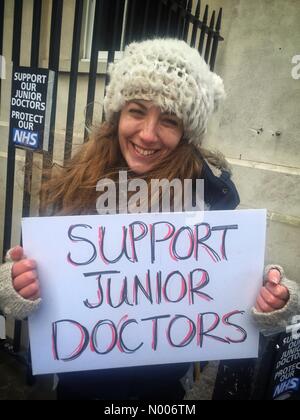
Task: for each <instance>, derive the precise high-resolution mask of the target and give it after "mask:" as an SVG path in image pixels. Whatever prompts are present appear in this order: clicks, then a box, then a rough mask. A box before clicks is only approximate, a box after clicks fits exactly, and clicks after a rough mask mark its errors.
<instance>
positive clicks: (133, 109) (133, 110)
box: [129, 108, 144, 116]
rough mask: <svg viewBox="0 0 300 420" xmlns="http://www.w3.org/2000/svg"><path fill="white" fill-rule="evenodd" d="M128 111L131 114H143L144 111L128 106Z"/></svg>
mask: <svg viewBox="0 0 300 420" xmlns="http://www.w3.org/2000/svg"><path fill="white" fill-rule="evenodd" d="M129 113H130V114H132V115H140V116H142V115H144V112H143V111H142V110H141V109H138V108H129Z"/></svg>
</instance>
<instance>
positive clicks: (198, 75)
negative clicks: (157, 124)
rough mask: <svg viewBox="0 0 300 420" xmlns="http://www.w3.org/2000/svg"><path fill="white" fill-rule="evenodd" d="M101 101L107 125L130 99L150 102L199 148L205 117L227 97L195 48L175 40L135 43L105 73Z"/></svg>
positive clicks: (221, 84)
mask: <svg viewBox="0 0 300 420" xmlns="http://www.w3.org/2000/svg"><path fill="white" fill-rule="evenodd" d="M109 74H110V83H109V85H108V86H107V90H106V95H105V98H104V111H105V117H106V120H107V121H111V119H112V117H113V115H114V113H115V112H118V111H120V110H121V109H122V108H123V106H124V105H125V103H126V102H127V101H130V100H132V99H143V100H151V101H153V102H154V103H155V104H156V105H157V106H159V107H160V108H161V110H162V111H164V112H170V113H174V114H175V115H177V117H178V118H180V119H182V121H183V127H184V136H185V137H186V138H187V139H188V140H189V141H190V142H194V143H196V144H197V143H198V144H199V143H200V142H201V140H202V137H203V134H204V133H205V132H206V127H207V121H208V118H209V116H210V115H211V114H212V113H213V111H214V110H216V109H217V107H218V104H219V102H220V100H221V99H223V97H225V91H224V85H223V81H222V79H221V78H220V77H219V76H217V75H216V74H215V73H213V72H211V71H210V70H209V67H208V65H207V64H206V63H205V61H204V59H203V58H202V57H201V56H200V54H199V52H198V51H197V50H196V49H195V48H191V47H190V46H189V45H188V44H186V43H185V42H184V41H180V40H177V39H154V40H148V41H143V42H133V43H131V44H130V45H128V46H127V47H126V49H125V51H124V55H123V57H122V58H121V59H120V60H119V61H118V62H116V63H114V64H111V66H110V67H109Z"/></svg>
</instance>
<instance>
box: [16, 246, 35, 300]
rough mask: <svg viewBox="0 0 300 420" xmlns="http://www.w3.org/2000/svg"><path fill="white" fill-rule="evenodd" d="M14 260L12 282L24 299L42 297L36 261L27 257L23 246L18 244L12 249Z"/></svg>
mask: <svg viewBox="0 0 300 420" xmlns="http://www.w3.org/2000/svg"><path fill="white" fill-rule="evenodd" d="M10 257H11V259H12V260H13V262H14V265H13V267H12V282H13V286H14V288H15V290H16V292H17V293H19V294H20V295H21V296H22V297H23V298H24V299H29V300H36V299H38V298H39V297H40V286H39V281H38V277H37V271H36V268H37V266H36V262H35V261H34V260H28V259H26V257H25V255H24V251H23V248H22V247H20V246H17V247H15V248H13V249H11V250H10Z"/></svg>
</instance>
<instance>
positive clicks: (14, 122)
mask: <svg viewBox="0 0 300 420" xmlns="http://www.w3.org/2000/svg"><path fill="white" fill-rule="evenodd" d="M53 83H54V72H53V71H51V70H47V69H33V68H30V67H14V68H13V74H12V89H11V108H10V131H9V133H10V142H11V143H12V144H14V145H15V146H17V147H22V148H29V149H33V150H41V149H44V150H48V142H49V132H50V117H51V109H52V92H53Z"/></svg>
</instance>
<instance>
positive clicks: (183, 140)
mask: <svg viewBox="0 0 300 420" xmlns="http://www.w3.org/2000/svg"><path fill="white" fill-rule="evenodd" d="M109 73H110V82H109V85H108V86H107V90H106V95H105V98H104V111H105V122H104V123H103V124H101V125H100V126H99V127H96V128H95V129H93V130H92V132H91V134H90V138H89V139H87V140H88V141H87V142H86V143H85V144H84V145H83V147H82V149H81V150H80V151H79V152H78V153H77V154H75V155H74V157H73V158H72V159H71V160H70V161H69V162H68V163H67V164H66V165H65V166H64V167H55V168H52V170H51V171H50V172H47V173H45V174H44V177H45V181H46V182H45V183H44V187H43V189H42V191H41V202H42V213H43V214H44V215H48V216H50V215H74V214H76V215H81V214H89V215H90V214H97V202H98V199H99V198H101V197H102V196H105V194H107V191H105V188H106V187H104V188H102V184H101V183H102V181H104V180H105V182H106V181H107V180H108V181H111V184H113V185H116V188H115V189H114V188H112V191H113V195H115V196H116V198H117V200H116V202H118V206H117V205H116V208H115V213H124V212H126V211H127V207H128V209H129V208H130V205H129V204H130V203H131V202H132V201H133V200H131V199H132V198H134V197H133V195H131V196H130V194H128V196H127V195H126V200H125V204H126V205H122V204H121V205H120V202H121V201H122V200H118V198H122V194H123V191H125V192H127V191H131V192H132V194H134V191H133V189H134V188H135V187H136V185H137V184H138V181H141V180H142V181H143V183H142V184H143V185H144V186H146V188H145V190H146V191H147V192H146V195H147V198H148V194H149V196H150V197H149V198H150V200H149V201H148V202H149V203H150V202H152V198H155V199H156V200H157V202H158V204H161V203H162V201H163V198H164V197H163V196H162V194H161V193H160V192H159V193H158V194H156V193H155V194H153V193H152V188H151V181H152V180H155V181H165V180H166V181H170V183H171V181H172V182H174V181H175V180H179V181H181V185H183V184H184V182H185V181H186V180H192V181H193V184H192V185H193V186H194V185H195V184H197V183H196V182H194V181H197V180H199V179H201V180H203V183H204V201H205V208H206V209H207V210H231V209H235V208H236V207H237V205H238V204H239V196H238V193H237V190H236V188H235V186H234V184H233V182H232V181H231V173H230V171H229V169H228V166H227V165H226V162H225V159H224V158H222V157H220V155H219V154H212V153H209V152H207V151H205V150H204V149H203V148H202V139H203V136H204V134H205V132H206V129H207V124H208V120H209V117H210V116H211V115H212V113H213V112H214V111H215V110H216V109H217V108H218V105H219V102H220V101H221V99H222V98H223V97H224V96H225V92H224V86H223V82H222V79H221V78H220V77H219V76H217V75H216V74H215V73H213V72H211V71H210V69H209V67H208V66H207V64H206V63H205V61H204V60H203V58H202V57H201V56H200V54H199V52H198V51H197V50H196V49H194V48H191V47H189V46H188V45H187V44H186V43H185V42H183V41H179V40H176V39H154V40H149V41H144V42H140V43H132V44H130V45H128V46H127V48H126V49H125V51H124V55H123V57H122V59H120V60H119V61H117V62H116V63H113V64H112V65H111V66H110V69H109ZM124 173H126V174H127V176H126V177H121V176H119V175H120V174H124ZM124 179H125V180H124ZM142 184H139V185H142ZM107 185H109V184H107ZM132 187H134V188H132ZM106 189H108V188H106ZM175 190H176V189H175V188H173V189H172V194H170V196H169V197H168V198H169V201H170V202H171V204H172V205H170V206H169V208H170V209H171V211H174V210H176V206H175V203H176V200H177V199H178V194H177V192H176V191H180V189H178V190H176V191H175ZM156 191H157V190H156ZM99 192H101V195H100V197H99ZM149 192H150V193H149ZM195 193H196V191H195V188H194V189H192V193H191V196H192V198H193V201H195V200H194V198H195ZM102 198H103V197H102ZM108 199H109V197H108V196H107V200H108ZM142 199H143V198H142V197H141V199H140V201H141V200H142ZM137 201H138V200H137ZM127 203H128V206H127ZM151 204H152V203H151ZM99 207H101V208H103V210H104V211H103V213H106V211H105V207H106V206H105V203H103V206H98V208H99ZM137 207H138V206H137ZM155 208H156V209H157V211H160V210H161V208H162V206H156V205H155ZM151 209H152V205H151ZM184 209H185V210H186V207H184ZM144 211H145V212H147V211H150V208H149V207H148V206H147V207H146V208H145V209H144ZM103 213H102V214H103ZM166 224H167V226H165V227H166V229H165V231H164V233H162V234H161V235H160V236H159V235H158V236H155V234H156V232H157V231H156V224H155V223H154V224H152V225H151V226H149V227H147V226H146V227H145V226H143V225H141V224H138V225H135V227H136V230H135V229H133V230H132V231H131V234H130V232H129V239H130V240H131V242H130V243H131V248H130V249H129V255H131V258H132V261H133V262H134V261H136V259H137V255H136V253H135V247H134V242H135V241H142V240H143V238H144V237H145V238H146V235H147V232H149V237H152V242H150V243H152V244H154V245H155V244H156V242H157V243H158V245H159V250H158V251H157V255H158V254H159V252H160V256H163V258H161V261H162V263H161V266H160V267H159V268H158V273H163V272H164V269H165V261H164V256H165V255H167V254H166V251H165V250H162V248H161V247H162V246H163V245H164V244H165V245H166V242H167V241H169V242H170V244H169V245H170V246H169V252H170V256H171V258H172V260H174V261H173V262H176V261H177V260H180V259H186V260H188V259H189V258H197V255H198V254H197V252H198V248H201V249H203V246H204V248H205V252H207V256H208V258H211V259H212V260H214V261H215V262H217V261H220V260H221V259H223V260H224V259H225V260H226V250H225V236H226V231H227V230H228V229H229V228H230V229H235V225H232V226H230V227H228V226H221V227H214V228H211V229H208V228H209V227H208V226H205V224H203V226H200V225H199V226H198V225H197V226H198V227H197V226H196V230H193V229H191V228H190V227H184V228H183V229H182V230H180V231H178V234H177V236H176V232H175V231H173V229H172V226H171V225H168V222H167V216H166ZM222 229H223V233H222ZM218 231H219V235H220V236H219V238H220V240H221V245H220V247H219V249H218V250H215V249H213V248H212V247H210V246H209V244H208V243H206V241H207V240H209V237H210V236H211V234H212V232H214V234H217V233H218ZM120 232H121V233H125V228H124V227H123V230H122V229H121V230H120ZM130 235H131V236H130ZM180 235H185V236H186V237H187V238H188V239H189V242H188V243H189V246H188V247H187V249H184V250H182V249H181V248H180V247H179V248H177V245H178V241H177V239H178V237H179V236H180ZM117 236H118V235H115V234H114V235H112V234H107V233H106V234H105V231H104V230H103V229H102V230H101V229H99V231H98V232H97V233H96V238H95V243H97V246H100V250H99V255H100V258H101V259H102V260H103V261H104V264H105V263H106V262H112V261H110V260H111V258H115V259H118V258H119V257H120V258H122V255H123V251H124V248H122V247H121V251H120V242H119V243H118V237H117ZM123 236H124V237H125V234H124V235H123ZM120 237H122V236H120ZM70 239H71V240H72V241H73V240H74V242H76V241H78V240H80V238H79V239H78V236H75V235H73V236H71V234H70ZM104 239H105V241H106V240H108V241H110V244H111V242H112V243H113V244H112V249H113V250H114V252H115V253H116V255H115V254H114V255H113V256H107V255H106V253H105V249H104V246H102V245H103V243H104ZM81 240H83V242H85V244H86V241H84V238H81ZM119 241H120V239H119ZM124 243H125V242H124ZM77 245H78V244H77ZM90 245H92V250H94V254H93V255H92V257H91V258H92V259H93V258H94V259H96V257H97V255H96V254H97V252H96V248H95V246H94V245H93V244H91V243H90ZM143 245H144V243H143ZM153 249H154V250H155V247H154V248H153ZM153 249H152V248H149V245H148V246H143V247H142V251H143V252H144V253H145V255H147V256H149V255H150V257H151V256H152V259H155V254H153ZM130 250H131V251H130ZM151 250H152V251H151ZM193 250H194V251H195V252H194V253H193ZM120 252H121V254H120ZM124 252H125V251H124ZM130 252H131V253H130ZM151 252H152V254H151ZM148 254H149V255H148ZM78 255H80V257H81V254H78ZM80 257H78V259H79V262H80V261H81V259H80ZM74 258H75V256H74V255H73V254H72V255H71V257H70V259H69V262H70V263H73V264H74ZM120 258H119V259H120ZM75 262H76V259H75ZM187 263H188V261H187ZM188 269H189V268H188ZM38 272H39V271H38V267H37V263H36V262H35V260H28V259H26V257H25V255H24V251H23V249H22V248H21V247H16V248H14V249H12V250H11V251H10V252H9V255H8V262H7V263H6V264H3V265H2V266H1V267H0V309H3V310H4V311H5V312H6V313H7V314H10V315H12V316H14V317H19V318H25V317H27V316H28V315H30V314H31V313H32V312H34V311H35V310H36V309H37V308H38V307H39V305H40V304H41V299H40V287H39V279H38ZM174 273H177V272H174ZM174 273H173V274H174ZM58 274H59V273H58ZM173 274H172V275H171V277H170V276H169V277H167V278H166V283H167V285H169V286H168V287H167V286H166V287H167V293H165V296H166V295H167V296H169V297H171V299H172V300H175V301H176V300H177V299H180V298H181V297H183V296H184V295H187V294H188V291H190V293H189V294H190V296H191V298H192V297H193V296H194V294H196V295H197V293H201V296H202V297H204V293H203V292H199V290H198V289H199V287H200V286H204V285H205V284H206V280H205V276H204V275H205V273H204V274H203V276H204V277H203V276H202V277H203V283H201V281H200V285H199V284H198V283H196V280H195V283H194V284H192V283H191V282H192V280H193V279H192V274H190V275H188V277H187V279H188V278H189V280H186V282H185V278H184V277H183V276H181V275H178V273H177V274H176V275H174V276H173ZM196 274H197V273H196ZM198 274H199V273H198ZM159 276H160V274H159V275H158V282H160V277H159ZM202 277H201V279H202ZM162 280H163V279H162ZM240 280H241V281H244V282H246V281H251V279H245V278H242V279H240ZM115 281H118V279H117V280H116V279H115ZM121 282H122V280H121V281H120V283H118V284H119V285H120V288H121V289H120V290H121V297H122V296H124V299H125V297H126V296H125V286H124V288H123V287H122V286H121V285H122V283H121ZM146 282H147V277H146ZM175 283H176V284H175ZM279 283H280V284H279ZM161 284H162V285H163V284H164V283H163V281H162V283H161ZM174 284H175V286H177V287H178V285H179V286H182V289H180V288H179V291H181V292H182V293H179V297H178V294H177V296H175V298H174V297H172V296H173V295H171V294H170V295H169V293H171V289H172V292H173V291H174V290H175V292H176V290H177V291H178V288H176V287H175V289H174V288H173V285H174ZM124 285H125V282H124ZM100 286H101V284H100ZM166 287H165V289H166ZM139 288H140V290H142V283H141V282H140V280H139V279H138V280H136V289H139ZM136 289H135V290H136ZM122 290H123V291H124V294H123V292H122ZM143 290H145V292H147V288H146V287H145V288H144V287H143ZM297 293H298V289H297V286H296V284H295V283H294V282H291V281H289V280H287V279H286V278H285V276H284V272H283V270H282V268H280V267H279V266H274V265H273V266H270V267H267V268H266V273H265V287H262V288H261V290H260V293H259V296H258V298H257V301H256V304H255V302H253V305H254V304H255V308H253V309H252V311H253V315H254V316H255V319H256V320H257V321H258V322H260V325H261V327H262V328H264V327H265V328H268V327H270V326H278V325H280V326H285V325H286V323H287V322H288V320H289V318H290V315H291V314H293V313H297V308H298V295H297ZM146 294H147V293H146ZM102 295H103V294H102ZM96 296H97V297H100V298H101V290H97V295H96ZM162 296H163V292H162ZM150 297H151V296H150V295H149V299H150ZM196 297H198V295H197V296H196ZM87 304H90V302H87ZM98 304H99V306H100V303H99V302H98ZM90 305H91V304H90ZM129 306H130V305H129ZM143 310H145V307H144V306H143ZM128 314H129V311H128ZM228 316H229V314H227V317H226V316H225V318H224V319H225V321H226V319H227V321H228ZM106 321H107V320H101V316H100V320H99V323H98V325H97V326H96V327H95V328H96V330H95V331H96V332H97V331H98V329H99V328H100V325H102V324H105V322H106ZM128 322H129V321H128ZM130 322H131V324H130V325H134V323H133V322H132V321H130ZM171 322H172V323H173V321H171ZM176 322H177V321H176ZM201 322H202V321H201V319H200V320H197V322H196V323H195V324H194V321H193V322H188V324H187V325H186V326H187V328H188V329H189V331H190V332H188V335H186V336H185V337H183V342H182V343H183V344H184V345H185V344H188V342H189V340H190V339H191V337H192V336H193V334H194V333H195V331H196V328H198V330H199V328H200V330H201V331H202V332H203V328H202V326H201V325H202V324H201ZM212 322H213V325H216V326H217V324H218V323H219V322H220V319H217V318H214V319H213V321H212ZM227 323H228V322H227ZM228 324H230V323H228ZM105 325H106V324H105ZM127 325H129V324H126V326H127ZM172 325H173V324H171V326H172ZM193 325H195V327H194V326H193ZM199 326H200V327H199ZM232 326H233V327H234V326H235V327H236V324H232ZM109 328H110V327H109ZM124 328H125V327H124ZM170 328H171V327H170ZM209 331H210V329H209ZM198 335H199V334H198ZM234 339H239V337H238V338H234ZM88 342H89V341H88V340H86V343H87V345H88ZM190 372H191V366H190V364H188V363H183V364H166V365H159V366H158V365H157V366H154V365H150V366H142V367H141V366H139V367H128V368H122V369H106V370H101V372H99V371H88V372H76V373H68V374H63V375H59V376H60V377H59V379H60V382H59V386H58V398H59V399H76V400H91V399H109V400H112V399H130V400H133V399H135V400H137V399H139V400H150V399H159V400H174V399H175V400H180V399H182V398H183V397H184V394H185V390H184V387H183V384H186V383H187V381H189V379H188V377H190V376H191V375H190Z"/></svg>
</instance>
